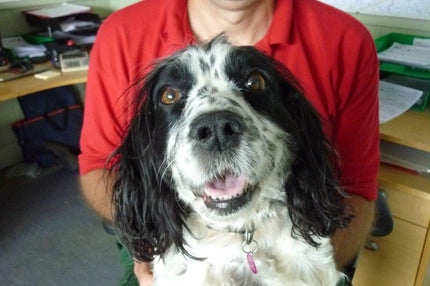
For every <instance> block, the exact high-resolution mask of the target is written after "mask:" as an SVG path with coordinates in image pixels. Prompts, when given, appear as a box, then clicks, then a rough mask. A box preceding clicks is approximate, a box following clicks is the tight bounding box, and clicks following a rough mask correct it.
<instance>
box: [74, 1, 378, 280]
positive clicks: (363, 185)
mask: <svg viewBox="0 0 430 286" xmlns="http://www.w3.org/2000/svg"><path fill="white" fill-rule="evenodd" d="M220 33H225V34H226V35H227V36H228V39H229V41H230V42H231V43H232V44H234V45H254V46H255V47H256V48H257V49H259V50H261V51H263V52H264V53H266V54H268V55H270V56H272V57H274V58H275V59H277V60H278V61H280V62H282V63H283V64H285V65H286V66H287V67H288V68H289V69H290V70H291V71H292V73H293V74H294V75H295V76H296V77H297V79H298V81H299V82H300V83H301V85H302V86H303V88H304V91H305V96H306V97H307V98H308V99H309V100H310V101H311V102H312V104H313V105H314V107H315V108H316V109H317V110H318V112H319V113H320V114H321V116H322V118H323V119H324V120H325V121H326V122H328V123H329V124H326V125H325V126H324V127H325V132H326V135H327V137H328V138H329V139H330V140H331V141H332V142H333V144H334V146H335V147H336V149H337V152H338V154H339V157H340V163H341V172H342V175H341V183H342V186H343V187H344V189H345V191H346V192H348V193H349V194H350V195H349V196H348V198H346V199H345V201H346V204H347V206H348V208H347V209H348V212H350V213H352V214H353V215H355V219H354V221H353V222H352V223H351V225H350V226H349V227H348V228H347V229H343V230H338V231H337V233H336V234H335V236H334V238H333V242H334V249H335V258H336V261H337V263H338V265H339V267H343V266H345V265H346V264H347V263H348V262H350V261H351V260H352V259H353V257H354V256H355V255H356V253H357V252H358V250H359V248H360V246H361V245H362V244H363V242H364V240H365V238H366V236H367V233H368V231H369V228H370V225H371V223H372V219H373V200H374V199H376V189H377V187H376V176H377V170H378V165H379V129H378V100H377V87H378V61H377V58H376V53H375V49H374V46H373V41H372V39H371V37H370V35H369V34H368V32H367V31H366V29H365V28H364V27H363V26H362V25H361V24H360V23H358V22H357V21H356V20H354V19H353V18H352V17H350V16H348V15H345V14H344V13H342V12H340V11H338V10H336V9H334V8H331V7H329V6H327V5H325V4H322V3H320V2H317V1H316V0H277V1H275V0H188V1H187V0H146V1H141V2H139V3H137V4H134V5H132V6H130V7H127V8H125V9H123V10H120V11H117V12H116V13H114V14H113V15H111V16H110V17H109V18H108V19H107V20H106V21H105V23H104V24H103V26H102V27H101V28H100V31H99V34H98V36H97V40H96V43H95V45H94V47H93V51H92V54H91V63H90V70H89V75H88V83H87V95H86V101H85V117H84V126H83V132H82V138H81V149H82V154H81V155H80V158H79V159H80V167H81V169H80V172H81V174H82V179H81V182H82V189H83V193H84V195H85V197H86V199H87V200H88V202H89V203H90V204H91V206H92V207H93V208H94V209H95V210H96V211H97V212H98V213H99V214H100V215H101V216H103V217H104V218H105V219H107V220H111V213H112V207H111V203H110V202H111V201H110V200H111V199H110V192H111V186H110V185H109V182H107V181H105V180H104V177H103V173H104V166H105V162H106V159H107V158H108V157H109V155H110V154H111V153H112V152H113V151H114V150H115V148H116V147H117V146H118V145H119V144H120V142H121V139H122V136H123V132H124V130H125V129H126V127H127V124H128V122H129V120H130V119H131V117H132V116H133V114H132V112H131V110H133V109H132V108H130V105H131V104H132V101H133V93H132V90H130V89H128V88H129V87H130V86H131V85H132V84H133V82H134V81H135V80H136V79H138V78H140V77H141V76H142V71H143V73H145V72H147V71H148V70H147V68H148V66H149V65H150V64H151V63H152V62H153V60H154V59H157V58H161V57H164V56H167V55H169V54H171V53H173V52H174V51H176V50H178V49H180V48H183V47H185V46H187V45H188V44H192V43H196V42H205V41H208V40H210V39H212V38H213V37H214V36H216V35H218V34H220ZM134 268H135V269H134V271H135V273H136V275H137V276H138V278H139V282H140V285H151V283H152V282H151V280H152V277H151V274H150V273H149V270H148V266H147V264H146V263H137V262H136V263H135V264H134Z"/></svg>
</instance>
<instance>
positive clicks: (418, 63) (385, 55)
mask: <svg viewBox="0 0 430 286" xmlns="http://www.w3.org/2000/svg"><path fill="white" fill-rule="evenodd" d="M418 43H421V42H420V41H418ZM378 58H379V60H380V61H382V62H389V63H394V64H400V65H405V66H409V67H413V68H418V69H423V70H429V71H430V48H429V47H427V46H423V45H421V44H418V45H417V44H415V45H403V44H399V43H393V44H392V45H391V47H389V48H388V49H386V50H384V51H382V52H380V53H378Z"/></svg>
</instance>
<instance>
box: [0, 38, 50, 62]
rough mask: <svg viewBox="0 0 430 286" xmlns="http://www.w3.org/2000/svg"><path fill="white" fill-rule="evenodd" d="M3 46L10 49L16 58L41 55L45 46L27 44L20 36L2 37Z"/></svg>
mask: <svg viewBox="0 0 430 286" xmlns="http://www.w3.org/2000/svg"><path fill="white" fill-rule="evenodd" d="M3 47H4V48H5V49H9V50H11V51H12V53H13V54H14V55H15V56H17V57H18V58H26V57H30V58H33V57H42V56H44V55H45V53H46V48H45V46H43V45H32V44H29V43H27V42H26V41H24V39H23V38H22V37H9V38H3Z"/></svg>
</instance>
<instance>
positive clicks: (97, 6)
mask: <svg viewBox="0 0 430 286" xmlns="http://www.w3.org/2000/svg"><path fill="white" fill-rule="evenodd" d="M61 1H62V0H26V1H22V2H19V4H16V2H15V3H14V4H10V3H8V4H4V3H0V32H1V33H2V35H3V36H12V35H18V34H23V33H27V32H30V31H31V29H30V28H29V27H28V25H27V24H26V22H25V18H24V16H23V14H22V10H24V9H28V8H35V7H40V6H42V5H48V4H52V3H58V2H61ZM137 1H138V0H109V2H108V1H106V0H76V1H74V2H75V3H79V4H83V5H88V6H91V7H93V9H94V11H95V12H96V13H99V15H100V16H102V17H104V16H107V15H108V14H109V13H111V12H112V11H114V10H118V9H120V8H123V7H125V6H127V5H130V4H133V3H135V2H137ZM352 15H353V16H354V17H356V18H357V19H359V20H360V21H361V22H363V23H364V24H365V25H366V26H367V27H368V29H369V31H370V32H371V33H372V36H373V37H375V38H376V37H379V36H381V35H384V34H387V33H390V32H400V33H408V34H414V35H421V36H428V37H430V19H429V20H414V19H405V18H396V17H387V16H371V15H363V14H352ZM0 84H1V83H0ZM80 90H83V88H82V86H80ZM0 114H1V120H0V134H1V135H0V158H1V160H0V169H1V168H4V167H6V166H10V165H11V164H14V163H16V162H19V161H20V160H22V156H21V152H20V149H19V147H18V146H17V144H16V139H15V137H14V135H13V132H12V131H11V128H10V125H11V124H12V123H13V122H15V121H17V120H19V119H21V118H22V117H23V115H22V112H21V111H20V108H19V105H18V102H17V100H16V99H13V100H9V101H6V102H2V103H0Z"/></svg>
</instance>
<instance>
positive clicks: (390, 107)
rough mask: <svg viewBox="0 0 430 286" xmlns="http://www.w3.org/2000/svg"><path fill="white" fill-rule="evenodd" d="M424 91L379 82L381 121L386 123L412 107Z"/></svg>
mask: <svg viewBox="0 0 430 286" xmlns="http://www.w3.org/2000/svg"><path fill="white" fill-rule="evenodd" d="M423 94H424V92H423V91H422V90H418V89H413V88H409V87H405V86H401V85H398V84H394V83H390V82H386V81H382V80H381V81H380V82H379V93H378V97H379V123H380V124H382V123H385V122H387V121H389V120H391V119H393V118H395V117H397V116H399V115H401V114H402V113H404V112H406V111H407V110H408V109H409V108H411V107H412V106H413V105H414V104H415V103H416V102H417V101H418V100H419V99H420V97H421V96H423Z"/></svg>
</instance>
